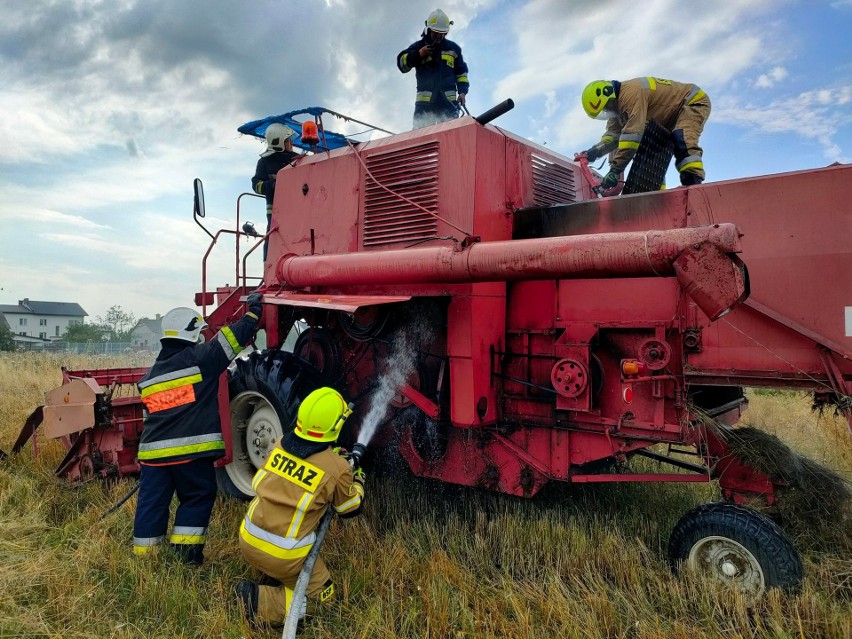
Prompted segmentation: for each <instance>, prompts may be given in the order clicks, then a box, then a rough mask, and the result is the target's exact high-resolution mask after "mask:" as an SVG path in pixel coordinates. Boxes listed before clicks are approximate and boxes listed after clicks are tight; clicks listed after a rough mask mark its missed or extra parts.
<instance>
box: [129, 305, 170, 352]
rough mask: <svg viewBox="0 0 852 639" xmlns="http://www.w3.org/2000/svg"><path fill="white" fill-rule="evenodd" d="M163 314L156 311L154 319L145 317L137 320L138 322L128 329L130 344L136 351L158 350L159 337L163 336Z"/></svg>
mask: <svg viewBox="0 0 852 639" xmlns="http://www.w3.org/2000/svg"><path fill="white" fill-rule="evenodd" d="M162 319H163V316H162V315H160V314H159V313H157V317H156V318H154V319H148V318H147V317H145V318H142V319H141V320H139V323H138V324H136V326H134V327H133V330H132V331H130V346H131V348H133V350H136V351H159V350H160V338H161V337H162V336H163V332H162V331H163V327H162V324H163V322H162Z"/></svg>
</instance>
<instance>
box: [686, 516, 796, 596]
mask: <svg viewBox="0 0 852 639" xmlns="http://www.w3.org/2000/svg"><path fill="white" fill-rule="evenodd" d="M669 562H670V563H671V566H672V569H673V570H675V571H677V570H678V569H679V568H681V567H685V568H686V569H687V570H689V571H690V572H694V573H698V574H704V575H708V576H710V577H713V578H715V579H718V580H719V581H722V582H724V583H726V584H728V585H730V586H732V587H733V588H735V589H736V590H738V591H740V592H742V593H743V594H745V595H747V596H749V597H753V598H757V597H760V596H761V595H763V593H764V592H765V591H766V590H767V589H768V588H781V589H783V590H787V591H792V590H796V589H797V588H798V587H799V585H800V584H801V581H802V575H803V569H802V559H801V557H799V553H798V552H797V551H796V549H795V548H794V547H793V544H792V543H791V542H790V540H789V538H788V537H787V535H786V534H785V533H784V531H783V530H781V528H780V527H779V526H778V524H776V523H775V522H774V521H772V520H771V519H769V518H768V517H766V516H765V515H762V514H760V513H758V512H755V511H753V510H750V509H748V508H744V507H742V506H737V505H735V504H728V503H717V504H705V505H703V506H699V507H698V508H696V509H694V510H691V511H690V512H688V513H687V514H686V515H684V516H683V517H682V518H681V520H680V521H679V522H678V523H677V525H676V526H675V528H674V530H673V531H672V534H671V537H670V538H669Z"/></svg>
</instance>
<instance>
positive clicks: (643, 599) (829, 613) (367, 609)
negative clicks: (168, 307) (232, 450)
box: [0, 354, 852, 639]
mask: <svg viewBox="0 0 852 639" xmlns="http://www.w3.org/2000/svg"><path fill="white" fill-rule="evenodd" d="M149 363H150V360H147V361H144V360H139V359H136V360H128V359H107V358H104V357H97V358H89V359H87V358H85V357H82V356H76V357H72V358H70V359H62V358H60V357H56V356H46V355H34V354H2V355H0V389H2V393H0V448H3V449H4V450H6V451H7V452H8V451H9V449H10V448H11V445H12V443H13V442H14V440H15V438H16V437H17V434H18V431H19V429H20V427H21V425H22V424H23V422H24V420H25V419H26V417H27V416H28V415H29V413H30V412H31V410H32V409H33V408H34V407H35V406H36V405H38V404H40V403H41V402H42V401H43V396H44V392H45V391H46V390H49V389H51V388H54V387H56V386H57V385H58V384H59V382H60V381H61V376H60V372H59V368H60V366H61V365H63V364H64V365H67V366H69V367H71V368H84V367H96V368H107V367H111V366H127V365H134V366H145V365H148V364H149ZM750 400H751V407H750V409H749V411H748V413H747V419H746V421H747V422H748V423H749V424H751V425H753V426H756V427H759V428H761V429H764V430H766V431H768V432H770V433H772V434H775V435H777V436H778V437H779V438H781V439H782V440H783V441H784V442H786V443H787V444H789V445H790V446H791V447H793V448H794V449H795V450H797V451H799V452H802V453H804V454H806V455H807V456H808V457H810V458H811V459H814V460H815V461H818V462H820V463H822V464H824V465H826V466H827V467H829V468H831V469H833V470H835V471H837V472H838V473H840V474H841V475H843V476H844V477H846V478H847V479H850V478H852V436H850V433H849V430H848V427H847V425H846V422H845V420H843V419H841V418H839V417H834V416H832V415H817V414H814V413H812V412H811V410H810V400H809V398H808V397H805V396H802V395H799V394H793V393H775V394H769V393H751V394H750ZM41 443H42V444H43V445H42V454H41V456H40V457H38V458H35V457H34V456H33V452H32V448H31V447H30V446H27V447H26V448H25V450H24V451H23V452H22V453H21V454H20V455H17V456H15V457H10V458H8V459H6V460H3V461H0V637H38V638H41V637H45V638H47V637H50V638H54V637H55V638H59V637H63V638H68V639H70V638H84V637H87V638H88V637H117V638H137V637H145V638H148V637H187V638H189V637H227V638H238V637H279V636H280V634H281V633H280V630H276V629H255V628H252V627H250V626H249V625H247V624H246V623H245V622H244V621H243V620H242V619H241V617H240V612H239V609H238V608H237V606H236V605H235V602H234V598H233V594H232V588H233V586H234V584H236V582H237V581H238V580H239V579H241V578H246V577H252V578H253V577H256V575H253V573H252V571H251V569H250V568H248V567H247V566H246V565H245V564H244V563H243V561H242V559H241V556H240V553H239V549H238V547H237V543H236V533H237V529H238V526H239V521H240V519H241V517H242V515H243V513H244V504H242V503H240V502H236V501H234V500H228V499H220V500H219V501H217V504H216V508H215V510H214V516H213V520H212V522H211V527H210V535H211V537H210V540H209V542H208V545H207V548H206V557H207V561H206V563H205V564H204V565H203V566H202V567H200V568H188V567H184V566H182V565H180V564H178V563H176V562H175V561H173V560H172V558H170V557H169V556H167V555H165V556H160V557H158V558H157V560H156V561H153V562H152V561H140V560H138V559H136V558H134V557H133V556H132V555H131V552H130V542H131V537H132V524H133V512H134V507H135V498H132V499H130V500H129V501H128V502H127V503H126V504H125V505H124V506H122V507H121V508H119V509H118V510H117V511H116V512H114V513H113V514H111V515H109V516H108V517H106V518H105V519H101V515H102V514H103V513H104V512H105V511H107V510H108V509H109V508H110V506H112V505H113V504H114V503H116V502H117V501H118V500H119V499H120V498H121V497H122V496H123V495H125V494H126V493H127V492H128V491H129V490H130V489H131V488H132V486H133V484H134V481H133V480H130V479H126V480H122V481H119V482H112V483H105V482H100V481H97V482H91V483H88V484H85V485H82V486H77V487H71V486H69V485H66V484H63V483H61V482H60V481H59V480H57V479H56V478H55V477H54V476H53V469H54V468H55V467H56V465H57V463H58V462H59V460H60V459H61V457H62V454H63V450H62V449H61V446H59V445H58V444H56V443H50V444H47V445H45V442H44V440H43V439H42V440H41ZM715 499H718V495H717V494H716V491H715V489H714V487H713V486H708V485H703V486H690V485H666V484H656V485H638V484H637V485H630V484H623V485H608V486H563V485H558V486H552V487H550V488H549V489H547V490H545V491H544V494H543V495H541V496H540V497H538V498H536V499H534V500H521V499H515V498H509V497H505V496H501V495H496V494H491V493H484V492H479V491H472V490H460V489H455V488H452V487H447V486H442V485H439V484H437V483H434V482H427V481H423V480H419V479H410V478H405V477H402V476H401V475H400V476H399V477H393V476H383V477H380V478H379V477H375V476H371V477H369V478H368V484H367V502H366V505H365V512H364V515H363V516H362V517H359V518H357V519H354V520H348V521H346V522H340V521H336V522H334V524H333V525H332V529H331V531H330V533H329V536H328V538H327V539H326V543H325V545H324V547H323V555H324V557H325V558H326V561H327V563H328V564H329V566H330V568H331V570H332V573H333V576H334V578H335V581H336V583H337V590H338V599H337V601H336V602H335V603H334V604H333V605H331V606H328V607H325V608H320V609H317V610H316V611H315V614H314V615H313V616H312V618H311V619H309V620H308V621H307V622H306V623H305V625H304V626H303V628H302V632H301V633H300V635H299V636H302V637H312V638H332V637H335V638H337V637H345V638H346V639H354V638H361V637H363V638H392V637H412V638H413V637H430V638H442V639H443V638H446V639H462V638H465V639H468V638H479V637H483V638H488V637H554V638H555V637H566V638H575V637H576V638H588V639H593V638H601V637H603V638H611V639H650V638H672V639H705V638H707V639H709V638H715V637H726V638H738V637H749V638H751V637H760V638H767V639H768V638H773V639H782V638H788V637H789V638H793V637H796V638H808V639H811V638H819V637H831V638H844V637H845V638H849V637H852V541H850V540H849V537H850V535H849V534H848V533H849V532H850V531H835V532H836V533H837V534H836V535H832V541H831V542H830V543H820V542H819V540H814V539H813V538H812V536H810V535H807V534H801V531H806V530H807V525H806V524H807V522H805V525H804V526H802V525H801V524H802V522H799V523H800V525H799V526H798V527H797V528H796V529H797V530H799V531H800V534H797V535H795V536H794V542H796V544H797V546H798V547H799V549H800V550H801V552H802V555H803V558H804V562H805V571H806V579H805V582H804V585H803V588H802V590H801V591H800V592H799V593H797V594H783V593H780V592H775V591H773V592H771V593H770V594H769V595H768V596H767V597H765V598H764V599H763V600H762V601H760V602H758V603H757V604H756V605H750V604H749V603H748V602H747V601H746V600H745V599H743V598H742V597H741V596H739V595H737V594H734V593H731V592H728V591H726V590H724V589H722V588H720V587H717V586H716V585H715V584H714V583H711V582H708V581H700V580H696V579H679V578H676V577H674V576H672V574H671V572H670V570H669V568H668V565H667V562H666V545H667V540H668V534H669V532H670V531H671V529H672V527H673V526H674V524H675V522H676V521H677V520H678V519H679V518H680V516H681V515H682V514H683V513H684V512H686V511H687V510H689V509H690V508H692V507H693V506H695V505H698V504H699V503H703V502H706V501H710V500H715Z"/></svg>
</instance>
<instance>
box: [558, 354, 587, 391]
mask: <svg viewBox="0 0 852 639" xmlns="http://www.w3.org/2000/svg"><path fill="white" fill-rule="evenodd" d="M550 382H551V384H553V388H554V389H555V390H556V392H557V393H559V394H560V395H562V396H563V397H579V396H580V395H582V394H583V392H584V391H585V390H586V387H587V386H588V385H589V371H588V369H587V368H586V366H585V364H583V363H582V362H580V361H579V360H576V359H570V358H565V359H560V360H559V361H558V362H556V364H554V365H553V369H552V370H551V371H550Z"/></svg>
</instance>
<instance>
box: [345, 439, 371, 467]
mask: <svg viewBox="0 0 852 639" xmlns="http://www.w3.org/2000/svg"><path fill="white" fill-rule="evenodd" d="M366 452H367V447H366V446H365V445H364V444H362V443H360V442H359V443H357V444H355V445H354V446H352V452H351V453H349V459H350V460H351V461H352V468H354V469H356V470H357V469H358V468H361V458H362V457H363V456H364V454H365V453H366Z"/></svg>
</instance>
